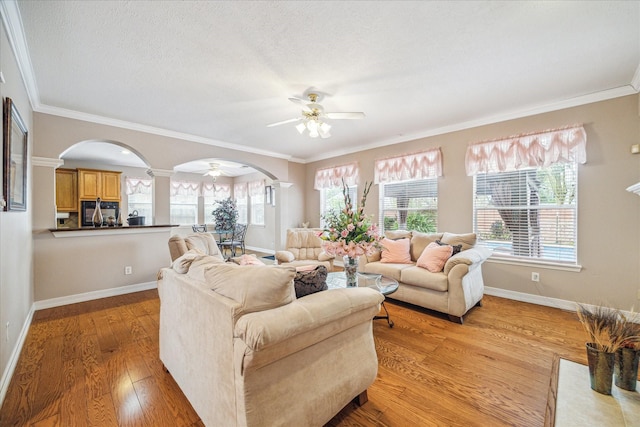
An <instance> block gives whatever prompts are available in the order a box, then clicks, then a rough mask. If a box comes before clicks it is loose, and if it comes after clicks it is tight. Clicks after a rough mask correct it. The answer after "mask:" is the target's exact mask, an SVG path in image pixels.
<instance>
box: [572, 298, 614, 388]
mask: <svg viewBox="0 0 640 427" xmlns="http://www.w3.org/2000/svg"><path fill="white" fill-rule="evenodd" d="M577 313H578V319H579V320H580V323H582V327H583V328H584V330H585V331H586V332H587V335H588V337H589V342H587V343H586V347H587V361H588V363H589V379H590V380H591V388H592V389H593V390H595V391H597V392H598V393H602V394H611V384H612V382H613V370H614V363H615V353H616V351H618V349H619V348H620V347H621V346H622V345H623V343H624V341H625V338H624V327H623V324H624V322H623V321H622V316H621V314H620V311H619V310H616V309H611V308H609V307H604V306H592V307H589V306H587V305H585V304H578V309H577Z"/></svg>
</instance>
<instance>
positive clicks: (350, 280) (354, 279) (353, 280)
mask: <svg viewBox="0 0 640 427" xmlns="http://www.w3.org/2000/svg"><path fill="white" fill-rule="evenodd" d="M342 260H343V263H344V275H345V276H346V277H347V288H352V287H355V286H358V260H359V259H358V258H351V257H350V256H348V255H345V256H344V257H343V258H342Z"/></svg>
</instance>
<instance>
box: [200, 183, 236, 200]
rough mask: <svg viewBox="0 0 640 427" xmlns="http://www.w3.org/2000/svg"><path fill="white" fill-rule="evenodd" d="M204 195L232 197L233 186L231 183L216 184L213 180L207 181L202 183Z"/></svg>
mask: <svg viewBox="0 0 640 427" xmlns="http://www.w3.org/2000/svg"><path fill="white" fill-rule="evenodd" d="M202 195H203V196H204V197H215V198H217V199H227V198H229V197H231V186H230V185H229V184H216V183H213V182H206V183H203V184H202Z"/></svg>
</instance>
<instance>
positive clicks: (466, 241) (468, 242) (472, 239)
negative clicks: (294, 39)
mask: <svg viewBox="0 0 640 427" xmlns="http://www.w3.org/2000/svg"><path fill="white" fill-rule="evenodd" d="M440 241H441V242H442V243H446V244H447V245H451V246H454V245H462V250H463V251H466V250H467V249H471V248H472V247H473V246H474V245H475V244H476V233H467V234H453V233H446V232H445V233H444V235H443V236H442V239H440Z"/></svg>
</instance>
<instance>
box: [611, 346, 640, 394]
mask: <svg viewBox="0 0 640 427" xmlns="http://www.w3.org/2000/svg"><path fill="white" fill-rule="evenodd" d="M639 360H640V350H636V349H634V348H626V347H623V348H620V349H618V351H617V352H616V363H615V367H614V378H615V383H616V386H617V387H620V388H622V389H624V390H629V391H635V390H636V384H637V379H638V361H639Z"/></svg>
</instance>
